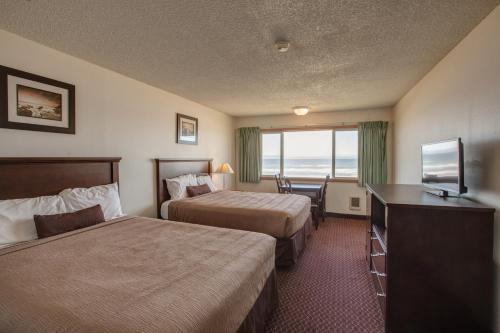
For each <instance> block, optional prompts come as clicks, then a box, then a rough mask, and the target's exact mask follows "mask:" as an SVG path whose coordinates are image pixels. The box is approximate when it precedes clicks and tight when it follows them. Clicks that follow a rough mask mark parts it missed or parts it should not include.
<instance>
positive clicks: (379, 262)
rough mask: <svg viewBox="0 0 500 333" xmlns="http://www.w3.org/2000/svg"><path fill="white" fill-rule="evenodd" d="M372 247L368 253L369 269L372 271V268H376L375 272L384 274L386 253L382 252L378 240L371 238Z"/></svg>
mask: <svg viewBox="0 0 500 333" xmlns="http://www.w3.org/2000/svg"><path fill="white" fill-rule="evenodd" d="M371 242H372V246H371V253H370V260H371V267H372V269H373V268H374V266H375V267H376V270H377V272H379V273H386V269H385V267H386V265H385V261H386V253H385V251H384V250H383V248H382V246H381V245H380V243H379V241H378V239H376V237H372V241H371Z"/></svg>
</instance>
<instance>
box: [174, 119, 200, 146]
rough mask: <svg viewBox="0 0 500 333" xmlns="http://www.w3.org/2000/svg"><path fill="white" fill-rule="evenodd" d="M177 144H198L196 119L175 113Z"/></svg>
mask: <svg viewBox="0 0 500 333" xmlns="http://www.w3.org/2000/svg"><path fill="white" fill-rule="evenodd" d="M176 142H177V143H180V144H185V145H197V144H198V118H195V117H191V116H187V115H185V114H181V113H177V141H176Z"/></svg>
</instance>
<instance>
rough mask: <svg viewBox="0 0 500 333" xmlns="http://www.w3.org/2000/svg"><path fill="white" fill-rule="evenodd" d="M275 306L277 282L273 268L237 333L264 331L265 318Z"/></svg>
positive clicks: (266, 318) (269, 315) (258, 332)
mask: <svg viewBox="0 0 500 333" xmlns="http://www.w3.org/2000/svg"><path fill="white" fill-rule="evenodd" d="M277 307H278V283H277V281H276V270H275V269H273V271H272V272H271V274H270V275H269V277H268V278H267V281H266V283H265V284H264V288H263V289H262V291H261V292H260V295H259V297H258V298H257V300H256V301H255V304H254V305H253V307H252V309H251V310H250V312H249V313H248V315H247V316H246V318H245V320H244V321H243V323H241V325H240V328H239V329H238V331H237V333H260V332H264V330H265V327H266V322H267V320H268V319H269V318H270V317H271V315H272V313H273V311H274V309H276V308H277Z"/></svg>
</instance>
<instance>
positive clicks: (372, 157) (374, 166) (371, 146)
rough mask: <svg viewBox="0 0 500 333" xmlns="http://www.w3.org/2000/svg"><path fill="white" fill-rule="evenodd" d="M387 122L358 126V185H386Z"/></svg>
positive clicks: (371, 122) (363, 123) (365, 123)
mask: <svg viewBox="0 0 500 333" xmlns="http://www.w3.org/2000/svg"><path fill="white" fill-rule="evenodd" d="M387 126H388V122H387V121H370V122H362V123H360V124H359V134H358V145H359V147H358V172H359V176H358V184H359V186H365V185H366V184H387V144H386V141H387Z"/></svg>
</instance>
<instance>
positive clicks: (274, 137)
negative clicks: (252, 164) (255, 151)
mask: <svg viewBox="0 0 500 333" xmlns="http://www.w3.org/2000/svg"><path fill="white" fill-rule="evenodd" d="M280 170H281V133H263V134H262V175H264V176H273V175H275V174H278V173H280V172H281V171H280Z"/></svg>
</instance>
